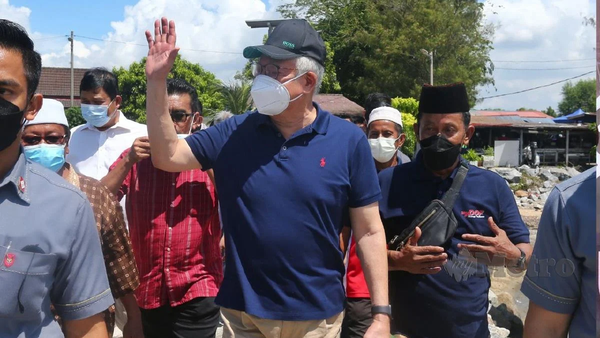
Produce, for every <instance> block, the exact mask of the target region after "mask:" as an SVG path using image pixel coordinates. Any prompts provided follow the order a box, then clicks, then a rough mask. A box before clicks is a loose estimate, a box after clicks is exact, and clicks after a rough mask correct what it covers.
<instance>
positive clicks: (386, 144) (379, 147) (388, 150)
mask: <svg viewBox="0 0 600 338" xmlns="http://www.w3.org/2000/svg"><path fill="white" fill-rule="evenodd" d="M396 140H398V139H397V138H396V139H394V138H387V137H379V138H370V139H369V146H370V147H371V154H373V158H374V159H375V161H377V162H379V163H386V162H388V161H389V160H391V159H392V157H394V155H395V154H396V151H397V150H398V148H396Z"/></svg>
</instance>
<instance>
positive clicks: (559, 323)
mask: <svg viewBox="0 0 600 338" xmlns="http://www.w3.org/2000/svg"><path fill="white" fill-rule="evenodd" d="M570 322H571V315H569V314H562V313H556V312H552V311H549V310H546V309H544V308H543V307H541V306H539V305H537V304H536V303H534V302H532V301H530V302H529V310H528V311H527V317H526V318H525V327H524V330H523V338H566V337H567V334H568V331H569V323H570Z"/></svg>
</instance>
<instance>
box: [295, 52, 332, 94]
mask: <svg viewBox="0 0 600 338" xmlns="http://www.w3.org/2000/svg"><path fill="white" fill-rule="evenodd" d="M296 69H297V70H298V74H302V73H306V72H313V73H315V74H317V85H316V86H315V89H314V91H313V95H317V94H318V93H319V90H320V89H321V84H322V83H323V74H324V73H325V68H323V66H321V64H319V63H318V62H317V61H316V60H314V59H312V58H309V57H306V56H301V57H299V58H297V59H296Z"/></svg>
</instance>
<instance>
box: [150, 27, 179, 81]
mask: <svg viewBox="0 0 600 338" xmlns="http://www.w3.org/2000/svg"><path fill="white" fill-rule="evenodd" d="M146 40H147V41H148V58H147V59H146V77H147V78H148V80H154V79H156V80H166V79H167V75H168V74H169V71H171V68H172V67H173V63H174V62H175V58H176V57H177V53H178V52H179V47H177V46H175V42H176V41H177V34H176V32H175V22H174V21H169V20H167V18H165V17H163V18H162V19H161V20H156V21H155V22H154V36H152V33H150V31H146Z"/></svg>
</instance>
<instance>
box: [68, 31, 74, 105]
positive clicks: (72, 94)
mask: <svg viewBox="0 0 600 338" xmlns="http://www.w3.org/2000/svg"><path fill="white" fill-rule="evenodd" d="M69 42H71V107H73V96H74V88H73V31H71V37H69Z"/></svg>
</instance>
